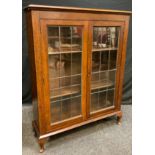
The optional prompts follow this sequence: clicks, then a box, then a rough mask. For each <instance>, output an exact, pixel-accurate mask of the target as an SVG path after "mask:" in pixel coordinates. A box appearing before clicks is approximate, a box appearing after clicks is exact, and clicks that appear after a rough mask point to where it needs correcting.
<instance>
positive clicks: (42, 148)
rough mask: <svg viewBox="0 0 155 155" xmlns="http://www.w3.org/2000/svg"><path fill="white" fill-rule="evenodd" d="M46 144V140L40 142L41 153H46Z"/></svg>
mask: <svg viewBox="0 0 155 155" xmlns="http://www.w3.org/2000/svg"><path fill="white" fill-rule="evenodd" d="M45 142H46V138H44V139H39V140H38V143H39V146H40V153H42V152H44V150H45V148H44V144H45Z"/></svg>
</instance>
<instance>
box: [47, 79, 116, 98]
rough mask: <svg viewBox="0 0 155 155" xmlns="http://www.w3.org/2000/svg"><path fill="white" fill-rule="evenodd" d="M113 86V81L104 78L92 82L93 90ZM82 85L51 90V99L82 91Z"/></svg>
mask: <svg viewBox="0 0 155 155" xmlns="http://www.w3.org/2000/svg"><path fill="white" fill-rule="evenodd" d="M110 86H113V82H112V81H110V80H102V81H97V82H94V83H92V85H91V90H95V89H100V88H106V87H110ZM80 89H81V87H80V86H74V87H67V88H63V89H56V90H53V91H51V92H50V96H51V99H52V98H57V97H63V96H68V95H71V94H76V93H79V92H80Z"/></svg>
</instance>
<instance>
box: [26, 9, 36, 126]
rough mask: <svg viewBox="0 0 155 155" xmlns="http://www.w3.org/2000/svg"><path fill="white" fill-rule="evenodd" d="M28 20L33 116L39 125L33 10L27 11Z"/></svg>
mask: <svg viewBox="0 0 155 155" xmlns="http://www.w3.org/2000/svg"><path fill="white" fill-rule="evenodd" d="M26 21H27V38H28V47H29V48H28V54H29V63H30V69H31V81H32V104H33V116H34V120H35V121H36V123H37V125H38V98H37V85H36V70H35V58H34V44H33V32H32V16H31V12H30V11H28V12H27V13H26Z"/></svg>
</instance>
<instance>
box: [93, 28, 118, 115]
mask: <svg viewBox="0 0 155 155" xmlns="http://www.w3.org/2000/svg"><path fill="white" fill-rule="evenodd" d="M119 30H120V28H119V27H94V28H93V48H92V72H91V103H90V105H91V106H90V110H91V112H95V111H97V110H101V109H103V108H106V107H110V106H112V105H113V104H114V90H115V79H116V69H117V68H116V63H117V49H118V40H119Z"/></svg>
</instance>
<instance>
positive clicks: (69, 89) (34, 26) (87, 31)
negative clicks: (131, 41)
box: [25, 5, 131, 152]
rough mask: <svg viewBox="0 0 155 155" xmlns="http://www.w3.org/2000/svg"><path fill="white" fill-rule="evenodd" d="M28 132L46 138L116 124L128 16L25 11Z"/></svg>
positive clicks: (30, 8) (41, 140) (50, 8)
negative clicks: (29, 106) (108, 122)
mask: <svg viewBox="0 0 155 155" xmlns="http://www.w3.org/2000/svg"><path fill="white" fill-rule="evenodd" d="M25 11H26V17H27V32H28V33H27V34H28V41H29V57H30V63H31V71H32V74H31V75H32V76H31V77H32V98H33V110H34V121H33V123H32V124H33V129H34V131H35V134H36V136H37V137H38V142H39V145H40V152H43V150H44V143H45V141H46V139H47V138H48V137H49V136H52V135H55V134H58V133H61V132H64V131H67V130H70V129H73V128H76V127H79V126H82V125H85V124H88V123H91V122H94V121H97V120H100V119H103V118H106V117H110V116H113V115H116V116H117V121H118V123H120V122H121V118H122V112H121V97H122V84H123V76H124V75H123V74H124V65H125V55H126V45H127V35H128V26H129V18H130V14H131V12H129V11H117V10H103V9H88V8H87V9H86V8H73V7H54V6H41V5H29V6H28V7H27V8H25Z"/></svg>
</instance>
